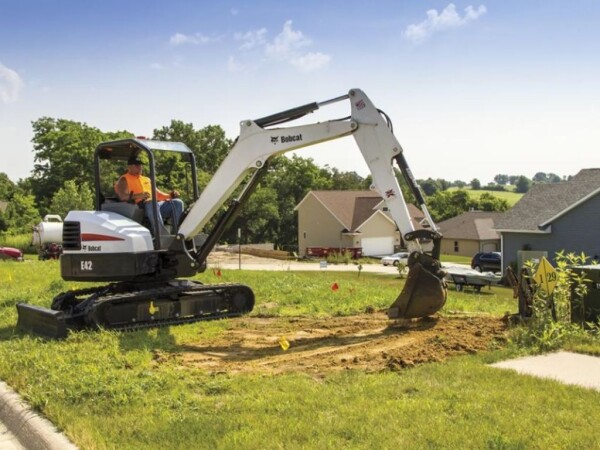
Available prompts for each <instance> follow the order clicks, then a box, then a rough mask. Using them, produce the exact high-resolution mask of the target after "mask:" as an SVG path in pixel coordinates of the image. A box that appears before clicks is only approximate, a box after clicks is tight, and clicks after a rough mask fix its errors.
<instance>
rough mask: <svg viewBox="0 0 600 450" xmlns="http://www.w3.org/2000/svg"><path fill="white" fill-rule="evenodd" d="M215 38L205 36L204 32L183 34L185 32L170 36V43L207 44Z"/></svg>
mask: <svg viewBox="0 0 600 450" xmlns="http://www.w3.org/2000/svg"><path fill="white" fill-rule="evenodd" d="M212 40H213V39H211V38H209V37H208V36H204V35H203V34H202V33H195V34H183V33H175V34H174V35H173V36H171V37H170V38H169V43H170V44H171V45H182V44H193V45H200V44H207V43H208V42H211V41H212Z"/></svg>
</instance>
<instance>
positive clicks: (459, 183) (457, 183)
mask: <svg viewBox="0 0 600 450" xmlns="http://www.w3.org/2000/svg"><path fill="white" fill-rule="evenodd" d="M466 185H467V183H465V182H464V181H462V180H456V181H454V182H452V186H456V187H457V188H459V189H462V188H464V187H465V186H466Z"/></svg>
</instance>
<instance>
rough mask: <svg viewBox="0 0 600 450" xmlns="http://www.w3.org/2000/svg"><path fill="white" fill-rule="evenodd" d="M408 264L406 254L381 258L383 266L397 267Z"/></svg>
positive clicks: (400, 253)
mask: <svg viewBox="0 0 600 450" xmlns="http://www.w3.org/2000/svg"><path fill="white" fill-rule="evenodd" d="M407 263H408V252H399V253H394V254H393V255H390V256H384V257H383V258H381V264H383V265H384V266H397V265H398V264H407Z"/></svg>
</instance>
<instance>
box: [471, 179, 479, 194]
mask: <svg viewBox="0 0 600 450" xmlns="http://www.w3.org/2000/svg"><path fill="white" fill-rule="evenodd" d="M471 189H473V190H474V191H477V190H479V189H481V181H479V180H478V179H477V178H473V179H472V180H471Z"/></svg>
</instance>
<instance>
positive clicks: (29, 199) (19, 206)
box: [4, 192, 40, 234]
mask: <svg viewBox="0 0 600 450" xmlns="http://www.w3.org/2000/svg"><path fill="white" fill-rule="evenodd" d="M4 220H5V226H6V228H7V231H8V232H9V233H12V234H20V233H30V232H31V228H32V227H33V226H34V225H36V224H37V223H38V222H39V221H40V214H39V213H38V210H37V208H36V207H35V198H34V197H33V195H28V194H21V193H19V192H17V193H15V194H14V195H13V198H12V199H11V201H10V203H9V204H8V206H7V207H6V213H5V214H4Z"/></svg>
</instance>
